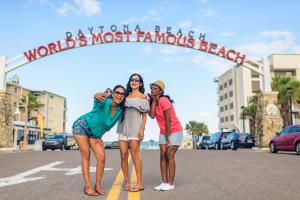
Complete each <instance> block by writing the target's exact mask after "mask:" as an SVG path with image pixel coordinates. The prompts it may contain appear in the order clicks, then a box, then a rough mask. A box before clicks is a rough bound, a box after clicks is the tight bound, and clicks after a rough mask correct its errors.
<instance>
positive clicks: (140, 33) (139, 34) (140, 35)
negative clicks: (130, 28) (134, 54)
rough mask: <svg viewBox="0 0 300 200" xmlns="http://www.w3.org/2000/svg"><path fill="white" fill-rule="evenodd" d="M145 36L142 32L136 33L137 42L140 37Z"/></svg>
mask: <svg viewBox="0 0 300 200" xmlns="http://www.w3.org/2000/svg"><path fill="white" fill-rule="evenodd" d="M144 34H145V32H144V31H138V32H136V37H137V42H140V37H143V36H144Z"/></svg>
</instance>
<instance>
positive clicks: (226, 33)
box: [220, 32, 235, 37]
mask: <svg viewBox="0 0 300 200" xmlns="http://www.w3.org/2000/svg"><path fill="white" fill-rule="evenodd" d="M220 36H221V37H233V36H235V33H234V32H223V33H221V34H220Z"/></svg>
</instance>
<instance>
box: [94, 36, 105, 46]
mask: <svg viewBox="0 0 300 200" xmlns="http://www.w3.org/2000/svg"><path fill="white" fill-rule="evenodd" d="M99 41H100V42H99ZM95 43H103V40H102V35H101V33H98V34H95V33H93V34H92V45H94V44H95Z"/></svg>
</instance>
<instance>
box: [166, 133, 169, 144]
mask: <svg viewBox="0 0 300 200" xmlns="http://www.w3.org/2000/svg"><path fill="white" fill-rule="evenodd" d="M169 137H170V135H169V134H166V141H167V145H168V144H170V140H169Z"/></svg>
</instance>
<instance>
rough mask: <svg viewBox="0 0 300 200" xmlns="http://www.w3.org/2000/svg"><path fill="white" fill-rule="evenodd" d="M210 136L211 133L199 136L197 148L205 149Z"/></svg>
mask: <svg viewBox="0 0 300 200" xmlns="http://www.w3.org/2000/svg"><path fill="white" fill-rule="evenodd" d="M209 138H210V136H209V135H202V136H201V137H199V140H198V142H197V143H196V148H197V149H205V147H206V144H207V141H208V140H209Z"/></svg>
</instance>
